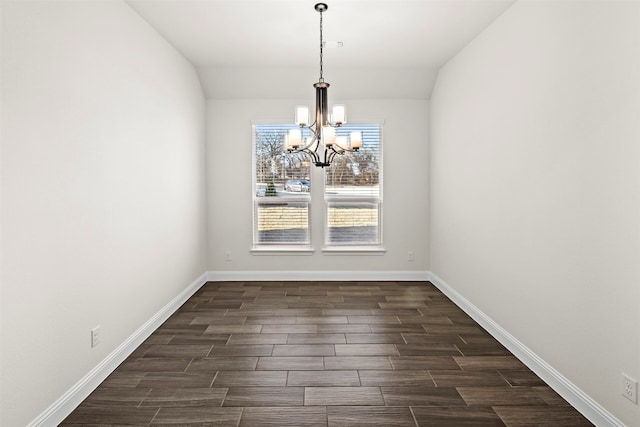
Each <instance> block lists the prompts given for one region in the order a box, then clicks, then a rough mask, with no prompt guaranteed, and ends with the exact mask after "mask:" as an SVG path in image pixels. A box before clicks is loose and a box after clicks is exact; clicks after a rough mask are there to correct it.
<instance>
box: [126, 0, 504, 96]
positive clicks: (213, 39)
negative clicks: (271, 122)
mask: <svg viewBox="0 0 640 427" xmlns="http://www.w3.org/2000/svg"><path fill="white" fill-rule="evenodd" d="M514 1H515V0H383V1H363V0H334V1H331V0H325V3H327V4H328V6H329V9H328V10H327V11H326V12H325V13H324V40H325V41H326V42H343V47H342V48H327V49H325V54H324V71H325V72H324V77H325V79H326V81H327V82H329V83H331V86H332V95H333V96H334V97H335V96H337V97H339V98H344V99H349V98H408V99H428V98H429V97H430V95H431V89H432V87H433V84H434V82H435V79H436V76H437V72H438V69H439V68H440V67H441V66H442V65H443V64H445V63H446V62H447V61H448V60H449V59H450V58H451V57H453V56H455V55H456V54H457V53H458V52H459V51H460V50H461V49H462V48H464V46H466V45H467V44H468V43H469V42H470V41H471V40H473V38H475V37H476V36H477V35H478V34H479V33H480V32H482V30H484V29H485V28H486V27H487V26H488V25H489V24H490V23H491V22H493V21H494V20H495V19H496V18H497V17H498V16H500V14H502V13H503V12H504V11H505V10H506V9H507V8H508V7H509V6H511V4H513V3H514ZM126 2H127V3H128V4H129V5H130V6H131V7H132V8H133V9H134V10H135V11H136V12H137V13H138V14H140V16H142V18H144V19H145V20H146V21H147V22H148V23H149V24H150V25H151V26H152V27H154V28H155V29H156V30H157V31H158V32H159V33H160V34H161V35H162V36H164V37H165V38H166V39H167V40H168V41H169V42H170V43H171V44H173V45H174V46H175V47H176V48H177V49H178V50H179V51H180V52H182V54H183V55H184V56H185V57H186V58H187V59H188V60H189V61H190V62H191V63H193V65H194V66H195V67H196V69H197V70H198V74H199V76H200V80H201V81H202V85H203V87H204V90H205V93H206V95H207V97H208V98H219V99H234V98H244V99H252V98H307V97H309V96H311V95H312V93H313V89H312V84H313V83H314V82H316V81H317V79H318V77H319V71H318V69H319V14H318V13H317V12H316V11H315V10H314V8H313V7H314V4H315V3H317V1H314V0H253V1H250V0H126Z"/></svg>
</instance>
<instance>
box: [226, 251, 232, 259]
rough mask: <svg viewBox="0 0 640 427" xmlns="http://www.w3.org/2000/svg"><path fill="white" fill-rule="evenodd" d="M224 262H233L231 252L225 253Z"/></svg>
mask: <svg viewBox="0 0 640 427" xmlns="http://www.w3.org/2000/svg"><path fill="white" fill-rule="evenodd" d="M224 260H225V261H231V251H226V252H225V253H224Z"/></svg>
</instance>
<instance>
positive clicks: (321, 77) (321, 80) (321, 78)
mask: <svg viewBox="0 0 640 427" xmlns="http://www.w3.org/2000/svg"><path fill="white" fill-rule="evenodd" d="M323 45H324V42H323V40H322V11H320V80H319V81H320V82H324V77H323V76H322V66H323V60H322V49H323V48H324V46H323Z"/></svg>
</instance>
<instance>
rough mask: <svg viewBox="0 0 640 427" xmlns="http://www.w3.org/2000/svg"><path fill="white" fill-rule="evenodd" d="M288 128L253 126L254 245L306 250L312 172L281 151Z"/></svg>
mask: <svg viewBox="0 0 640 427" xmlns="http://www.w3.org/2000/svg"><path fill="white" fill-rule="evenodd" d="M294 128H297V126H296V125H293V124H291V125H289V124H260V125H254V126H253V147H254V168H253V169H254V174H253V177H254V179H253V182H254V185H253V187H254V188H253V190H254V196H253V205H254V209H253V244H254V247H261V246H274V245H280V246H301V245H302V246H309V245H310V244H311V235H310V226H309V224H310V209H309V207H310V190H311V176H310V175H311V169H310V164H309V162H307V161H306V159H305V158H304V157H303V156H302V155H299V154H287V153H286V152H285V151H284V148H283V143H284V135H285V134H286V133H287V131H288V130H289V129H294Z"/></svg>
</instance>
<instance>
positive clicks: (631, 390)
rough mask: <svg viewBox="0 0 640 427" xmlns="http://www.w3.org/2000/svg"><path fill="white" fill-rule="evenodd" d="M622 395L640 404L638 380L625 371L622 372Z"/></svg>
mask: <svg viewBox="0 0 640 427" xmlns="http://www.w3.org/2000/svg"><path fill="white" fill-rule="evenodd" d="M622 395H623V396H624V397H626V398H627V399H629V400H630V401H632V402H633V403H635V404H636V405H637V404H638V381H636V380H634V379H633V378H631V377H630V376H628V375H627V374H624V373H623V374H622Z"/></svg>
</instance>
